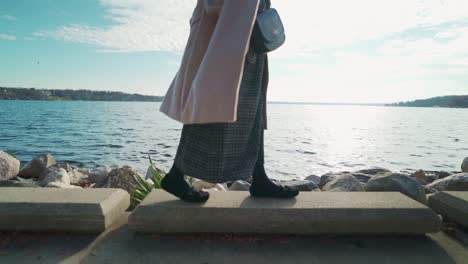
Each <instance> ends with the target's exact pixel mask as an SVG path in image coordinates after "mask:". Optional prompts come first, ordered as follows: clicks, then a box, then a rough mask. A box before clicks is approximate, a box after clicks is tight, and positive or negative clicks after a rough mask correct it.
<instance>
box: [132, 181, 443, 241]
mask: <svg viewBox="0 0 468 264" xmlns="http://www.w3.org/2000/svg"><path fill="white" fill-rule="evenodd" d="M210 194H211V198H210V199H209V200H208V202H207V203H205V204H190V203H186V202H183V201H180V200H178V199H177V198H176V197H174V196H172V195H170V194H168V193H166V192H164V191H161V190H154V191H153V192H152V193H151V194H150V195H148V197H147V198H146V199H145V200H144V201H143V202H142V203H141V204H140V205H139V206H138V207H137V208H136V209H135V210H134V212H133V213H132V214H131V215H130V216H129V225H130V228H132V229H133V230H135V231H137V232H139V233H157V234H177V233H179V234H180V233H181V234H184V233H236V234H303V235H308V234H395V233H397V234H424V233H430V232H437V231H439V230H440V226H441V221H440V219H439V217H438V216H437V215H436V213H435V212H434V211H432V210H431V209H429V208H428V207H426V206H425V205H423V204H421V203H418V202H416V201H414V200H412V199H411V198H408V197H406V196H404V195H403V194H401V193H397V192H371V193H366V192H328V193H327V192H324V193H320V192H303V193H301V194H300V195H299V196H298V197H297V198H296V199H288V200H282V199H259V198H252V197H250V196H249V194H248V193H246V192H211V193H210Z"/></svg>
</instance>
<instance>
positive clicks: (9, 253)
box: [0, 219, 97, 264]
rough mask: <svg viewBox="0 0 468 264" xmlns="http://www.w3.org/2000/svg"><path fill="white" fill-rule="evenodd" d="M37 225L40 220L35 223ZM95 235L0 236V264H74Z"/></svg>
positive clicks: (19, 234)
mask: <svg viewBox="0 0 468 264" xmlns="http://www.w3.org/2000/svg"><path fill="white" fill-rule="evenodd" d="M37 221H40V219H37ZM96 238H97V236H96V235H78V234H60V233H17V232H1V233H0V263H5V264H6V263H18V264H19V263H21V264H23V263H60V262H62V261H64V260H70V263H78V260H79V259H81V258H83V257H84V255H85V252H84V251H85V250H86V248H87V247H88V246H89V245H91V244H92V243H93V241H95V240H96Z"/></svg>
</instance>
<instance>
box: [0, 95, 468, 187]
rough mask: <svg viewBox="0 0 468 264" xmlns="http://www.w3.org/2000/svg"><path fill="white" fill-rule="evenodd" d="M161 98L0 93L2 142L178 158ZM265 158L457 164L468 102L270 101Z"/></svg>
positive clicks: (303, 168)
mask: <svg viewBox="0 0 468 264" xmlns="http://www.w3.org/2000/svg"><path fill="white" fill-rule="evenodd" d="M159 106H160V103H140V102H80V101H74V102H63V101H62V102H61V101H0V149H1V150H3V151H5V150H10V151H13V152H15V153H16V155H17V157H18V158H19V159H20V160H21V161H22V162H26V161H28V160H30V159H31V158H32V157H34V156H36V155H39V154H42V153H46V152H50V153H52V154H53V155H54V156H55V157H56V159H57V160H60V161H69V162H71V163H73V164H75V165H80V166H85V167H89V168H92V167H94V166H97V165H119V166H122V165H131V166H133V167H135V168H137V169H138V170H139V171H140V172H142V173H144V172H145V171H146V168H147V166H148V164H149V162H148V159H147V157H148V154H150V155H151V156H152V158H153V160H154V161H155V162H157V163H159V164H160V165H161V166H162V167H163V168H165V169H168V168H170V166H171V163H172V160H173V158H174V154H175V152H176V148H177V145H178V142H179V136H180V132H181V128H182V125H181V124H179V123H177V122H175V121H173V120H171V119H169V118H168V117H166V116H165V115H163V114H162V113H160V112H159V111H158V109H159ZM268 122H269V129H268V130H266V131H265V159H266V167H267V169H268V172H269V173H270V176H271V177H272V178H277V179H291V178H303V177H305V176H308V175H310V174H317V175H321V174H323V173H326V172H329V171H340V170H355V169H360V168H365V167H369V166H381V167H386V168H389V169H393V170H401V169H408V168H410V169H419V168H421V169H426V170H449V171H450V170H460V164H461V162H462V160H463V158H465V157H468V109H445V108H393V107H382V106H336V105H306V104H269V105H268Z"/></svg>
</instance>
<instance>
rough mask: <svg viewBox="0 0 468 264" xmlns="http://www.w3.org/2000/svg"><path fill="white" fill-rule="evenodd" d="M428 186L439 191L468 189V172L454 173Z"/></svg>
mask: <svg viewBox="0 0 468 264" xmlns="http://www.w3.org/2000/svg"><path fill="white" fill-rule="evenodd" d="M427 186H428V187H430V188H434V189H436V190H439V191H468V173H466V172H465V173H458V174H452V175H450V176H448V177H445V178H443V179H440V180H436V181H434V182H433V183H430V184H428V185H427Z"/></svg>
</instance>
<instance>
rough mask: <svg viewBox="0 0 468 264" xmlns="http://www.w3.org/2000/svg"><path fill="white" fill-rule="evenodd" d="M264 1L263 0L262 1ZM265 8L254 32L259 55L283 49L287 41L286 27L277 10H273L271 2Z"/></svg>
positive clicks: (258, 16) (256, 49) (268, 0)
mask: <svg viewBox="0 0 468 264" xmlns="http://www.w3.org/2000/svg"><path fill="white" fill-rule="evenodd" d="M261 1H263V0H261ZM265 1H266V6H264V7H263V8H262V9H261V10H262V11H261V12H260V13H259V14H257V18H256V21H255V26H254V29H253V32H252V44H253V48H254V49H255V51H256V52H258V53H267V52H271V51H274V50H276V49H278V48H279V47H281V46H282V45H283V44H284V42H285V41H286V35H285V33H284V26H283V22H282V21H281V18H280V16H279V14H278V12H277V11H276V9H274V8H271V2H270V0H265Z"/></svg>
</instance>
